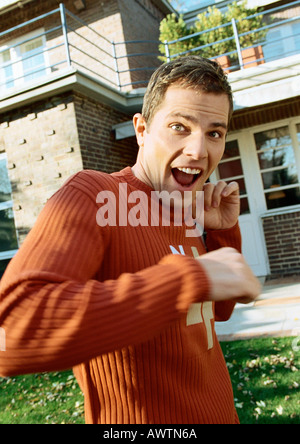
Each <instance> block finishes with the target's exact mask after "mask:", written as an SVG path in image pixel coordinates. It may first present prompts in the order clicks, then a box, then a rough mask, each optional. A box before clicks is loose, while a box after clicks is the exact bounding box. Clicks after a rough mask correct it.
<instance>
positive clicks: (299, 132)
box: [297, 123, 300, 148]
mask: <svg viewBox="0 0 300 444" xmlns="http://www.w3.org/2000/svg"><path fill="white" fill-rule="evenodd" d="M297 135H298V142H299V148H300V123H298V125H297Z"/></svg>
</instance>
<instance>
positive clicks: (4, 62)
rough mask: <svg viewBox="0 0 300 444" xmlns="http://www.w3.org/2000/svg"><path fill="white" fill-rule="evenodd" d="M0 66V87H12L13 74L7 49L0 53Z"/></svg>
mask: <svg viewBox="0 0 300 444" xmlns="http://www.w3.org/2000/svg"><path fill="white" fill-rule="evenodd" d="M0 67H1V69H0V84H1V85H0V89H5V88H12V87H13V86H14V76H13V67H12V65H11V59H10V52H9V50H6V51H4V52H2V53H1V54H0Z"/></svg>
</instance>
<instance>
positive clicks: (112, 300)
mask: <svg viewBox="0 0 300 444" xmlns="http://www.w3.org/2000/svg"><path fill="white" fill-rule="evenodd" d="M96 211H97V206H96V202H94V201H93V200H92V199H91V197H90V196H88V195H87V194H85V193H84V192H83V191H82V190H79V189H77V188H75V187H73V186H72V185H70V184H67V185H66V186H64V187H63V188H61V190H59V191H58V192H57V193H56V194H55V195H54V196H53V197H52V198H51V199H50V200H49V201H48V203H47V204H46V206H45V207H44V210H43V211H42V212H41V214H40V216H39V218H38V220H37V222H36V224H35V226H34V227H33V229H32V230H31V232H30V233H29V234H28V236H27V238H26V240H25V242H24V243H23V245H22V247H21V248H20V250H19V252H18V253H17V255H16V256H15V258H14V259H13V260H12V261H11V262H10V264H9V266H8V268H7V270H6V272H5V274H4V276H3V278H2V280H1V282H0V326H1V328H2V329H3V330H4V331H5V336H6V351H4V352H0V374H1V375H3V376H7V375H15V374H25V373H36V372H44V371H55V370H63V369H67V368H71V367H73V366H75V365H77V364H80V363H82V362H85V361H87V360H89V359H92V358H95V357H97V356H99V355H101V354H103V353H107V352H110V351H113V350H117V349H120V348H122V347H125V346H128V345H132V344H135V343H138V342H142V341H145V340H148V339H150V338H152V337H153V336H154V335H155V334H157V333H159V332H160V331H162V329H164V328H165V327H167V326H168V325H169V324H170V323H172V322H174V321H176V320H178V319H180V318H181V316H183V315H184V314H185V313H186V312H187V311H188V309H189V306H190V304H191V303H193V302H197V301H201V300H202V299H204V298H205V295H206V294H207V293H208V291H209V282H208V279H207V277H206V274H205V272H204V270H203V269H202V268H201V266H199V264H198V262H197V261H196V260H195V259H194V258H191V257H187V256H180V255H168V256H165V257H164V258H163V259H162V260H161V261H160V263H158V264H157V265H154V266H152V267H149V268H146V269H144V270H141V271H139V272H136V273H123V274H121V275H120V276H119V277H118V278H117V279H115V280H105V281H104V282H100V281H99V280H96V279H95V276H96V273H97V271H98V270H99V269H100V268H101V264H103V261H105V251H106V248H107V242H108V241H107V239H106V237H107V236H106V235H105V234H104V232H105V229H104V228H100V227H99V226H98V225H97V224H96ZM153 276H155V279H154V278H153ZM199 281H201V282H202V285H201V288H199Z"/></svg>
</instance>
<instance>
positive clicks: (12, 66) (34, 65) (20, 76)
mask: <svg viewBox="0 0 300 444" xmlns="http://www.w3.org/2000/svg"><path fill="white" fill-rule="evenodd" d="M42 33H43V31H42V30H39V32H37V31H35V32H34V33H31V34H27V35H26V36H23V37H22V38H21V39H20V38H19V39H17V40H14V41H11V42H10V43H9V44H7V45H5V46H4V47H0V92H5V91H6V90H7V89H9V88H13V87H15V86H21V85H22V84H24V82H29V81H31V80H34V79H37V78H39V77H43V76H45V75H46V74H47V71H46V66H47V61H46V55H47V54H46V52H45V47H46V41H45V37H44V35H42Z"/></svg>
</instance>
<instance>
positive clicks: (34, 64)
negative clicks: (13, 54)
mask: <svg viewBox="0 0 300 444" xmlns="http://www.w3.org/2000/svg"><path fill="white" fill-rule="evenodd" d="M42 51H43V40H42V39H41V38H38V39H35V40H33V41H31V42H28V43H24V44H23V45H22V46H21V53H22V58H23V59H24V60H23V70H24V78H25V81H28V80H32V79H35V78H38V77H41V76H44V75H45V74H46V70H45V69H44V67H45V59H44V54H43V52H42Z"/></svg>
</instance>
